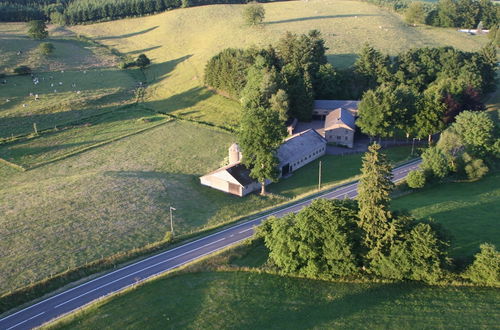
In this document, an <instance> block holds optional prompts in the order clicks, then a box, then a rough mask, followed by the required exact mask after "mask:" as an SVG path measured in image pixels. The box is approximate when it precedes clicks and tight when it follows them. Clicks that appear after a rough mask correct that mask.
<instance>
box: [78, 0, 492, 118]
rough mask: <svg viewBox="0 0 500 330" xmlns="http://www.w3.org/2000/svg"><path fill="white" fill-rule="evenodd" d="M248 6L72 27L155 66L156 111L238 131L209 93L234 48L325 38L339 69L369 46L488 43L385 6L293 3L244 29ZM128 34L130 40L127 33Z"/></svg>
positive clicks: (151, 97)
mask: <svg viewBox="0 0 500 330" xmlns="http://www.w3.org/2000/svg"><path fill="white" fill-rule="evenodd" d="M243 7H244V6H243V5H217V6H202V7H195V8H186V9H178V10H173V11H169V12H165V13H163V14H159V15H154V16H148V17H142V18H134V19H127V20H121V21H113V22H105V23H100V24H92V25H82V26H75V27H72V28H71V30H72V31H74V32H76V33H81V34H84V35H89V36H92V37H95V38H97V39H99V41H100V42H102V43H104V44H106V45H108V46H110V47H114V48H116V49H118V50H120V51H121V52H123V53H126V54H129V55H132V56H137V54H139V53H142V52H143V53H146V54H147V56H148V57H150V58H151V59H152V60H153V63H154V64H153V65H152V66H151V67H150V68H149V69H147V70H146V75H147V77H148V81H149V83H150V86H149V87H148V93H147V98H146V99H147V103H148V105H147V106H148V107H150V108H152V109H155V110H161V111H168V112H174V113H176V114H179V115H183V116H186V117H189V118H192V119H196V120H203V121H207V122H211V123H215V124H217V125H222V126H228V127H234V126H235V125H236V124H237V122H238V117H239V105H238V103H237V102H235V101H231V100H228V99H226V98H223V97H222V96H218V95H214V94H212V93H209V92H207V91H206V90H204V89H202V88H201V87H202V84H203V70H204V67H205V64H206V62H207V61H208V59H210V57H212V56H213V55H215V54H216V53H217V52H219V51H220V50H222V49H224V48H227V47H248V46H251V45H259V46H265V45H267V44H269V43H274V42H276V41H277V40H278V39H279V38H280V37H281V36H282V35H283V34H284V33H285V32H286V31H291V32H294V33H306V32H307V31H309V30H311V29H318V30H320V31H321V32H322V35H323V37H324V38H325V40H326V45H327V46H328V47H329V50H328V51H327V55H328V59H329V61H330V62H332V63H333V65H334V66H335V67H346V66H348V65H350V64H352V63H353V62H354V60H355V57H356V53H357V52H358V51H359V50H360V48H361V47H362V46H363V44H364V43H366V42H367V43H370V44H373V45H374V46H375V47H377V48H379V49H381V50H382V51H384V52H388V53H389V54H391V55H395V54H396V53H398V52H400V51H404V50H407V49H408V48H411V47H423V46H443V45H451V46H454V47H457V48H460V49H464V50H469V51H473V50H478V49H479V48H480V47H481V46H482V45H483V44H484V43H485V42H487V38H486V37H484V36H467V35H465V34H463V33H458V32H456V31H455V29H442V28H432V27H411V26H408V25H407V24H405V23H404V22H403V21H402V20H401V18H400V17H399V16H398V15H397V14H395V13H390V12H388V11H386V10H384V9H382V8H378V7H377V6H374V5H371V4H368V3H363V2H357V1H344V0H310V1H288V2H277V3H268V4H264V7H265V10H266V18H265V24H264V26H263V27H258V28H255V27H247V26H245V25H244V24H243V21H242V18H241V11H242V9H243ZM124 31H126V32H124Z"/></svg>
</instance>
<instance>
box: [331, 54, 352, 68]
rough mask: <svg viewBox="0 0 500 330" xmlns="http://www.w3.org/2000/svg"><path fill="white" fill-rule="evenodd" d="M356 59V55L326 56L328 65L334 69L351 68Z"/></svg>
mask: <svg viewBox="0 0 500 330" xmlns="http://www.w3.org/2000/svg"><path fill="white" fill-rule="evenodd" d="M357 58H358V54H328V55H326V59H327V60H328V62H329V63H330V64H332V65H333V67H334V68H338V69H347V68H349V67H351V66H352V65H353V64H354V62H356V59H357Z"/></svg>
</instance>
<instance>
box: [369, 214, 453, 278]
mask: <svg viewBox="0 0 500 330" xmlns="http://www.w3.org/2000/svg"><path fill="white" fill-rule="evenodd" d="M445 248H446V243H445V242H444V241H442V240H441V238H440V237H439V234H438V232H436V230H434V229H433V228H432V226H431V225H430V224H428V223H418V224H416V225H415V226H414V227H413V228H412V229H411V230H410V231H409V232H406V233H404V237H403V239H402V240H401V241H399V242H396V243H395V244H393V245H392V246H391V248H390V252H389V254H387V255H383V256H382V257H381V258H379V259H376V260H374V261H373V262H372V264H371V266H372V271H373V272H374V273H375V274H377V275H380V276H382V277H385V278H392V279H397V280H403V279H411V280H417V281H424V282H427V283H435V282H436V281H437V280H439V278H440V277H441V276H442V274H443V271H442V265H443V264H444V263H445V260H446V252H445Z"/></svg>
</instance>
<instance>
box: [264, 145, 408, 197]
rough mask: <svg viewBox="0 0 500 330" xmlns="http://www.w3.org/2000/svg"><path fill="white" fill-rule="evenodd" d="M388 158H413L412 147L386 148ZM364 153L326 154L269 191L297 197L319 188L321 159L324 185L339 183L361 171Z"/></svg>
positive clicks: (398, 160) (394, 160) (397, 160)
mask: <svg viewBox="0 0 500 330" xmlns="http://www.w3.org/2000/svg"><path fill="white" fill-rule="evenodd" d="M383 152H384V153H385V154H386V155H387V158H388V159H389V160H390V161H391V162H392V163H393V164H396V163H398V162H401V161H403V160H406V159H409V158H411V157H410V156H411V155H410V153H411V147H410V146H403V147H395V148H388V149H384V150H383ZM362 157H363V154H361V153H360V154H351V155H344V156H340V155H335V156H333V155H326V156H323V157H321V158H320V159H318V160H315V161H313V162H311V163H309V164H307V165H306V166H304V167H302V168H300V169H299V170H297V171H296V172H293V174H292V177H291V178H289V179H285V180H281V181H280V182H278V183H275V184H272V185H270V186H269V191H270V192H271V193H274V194H277V195H283V196H286V197H296V196H299V195H301V194H304V193H307V192H310V191H313V190H315V189H318V182H319V162H320V161H321V185H322V187H327V186H332V185H335V184H338V183H340V182H342V181H344V180H346V179H347V178H354V177H355V176H357V175H359V174H360V173H361V171H360V170H361V159H362Z"/></svg>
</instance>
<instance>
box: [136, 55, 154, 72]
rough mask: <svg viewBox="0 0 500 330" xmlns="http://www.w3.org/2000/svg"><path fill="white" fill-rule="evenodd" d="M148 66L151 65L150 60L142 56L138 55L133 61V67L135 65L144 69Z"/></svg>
mask: <svg viewBox="0 0 500 330" xmlns="http://www.w3.org/2000/svg"><path fill="white" fill-rule="evenodd" d="M149 64H151V60H150V59H149V58H148V57H147V56H146V55H144V54H141V55H139V56H138V57H137V59H136V60H135V65H137V66H138V67H139V68H141V69H144V68H145V67H147V66H148V65H149Z"/></svg>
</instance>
